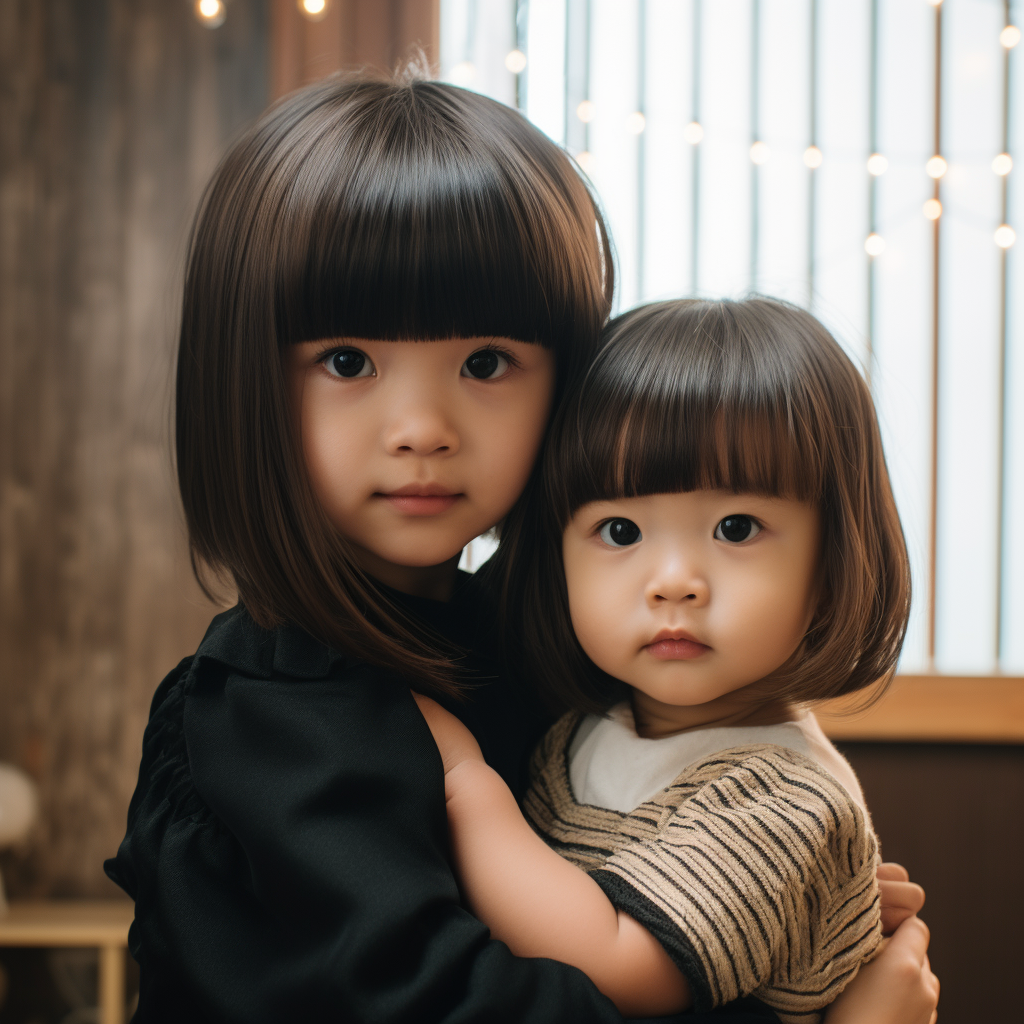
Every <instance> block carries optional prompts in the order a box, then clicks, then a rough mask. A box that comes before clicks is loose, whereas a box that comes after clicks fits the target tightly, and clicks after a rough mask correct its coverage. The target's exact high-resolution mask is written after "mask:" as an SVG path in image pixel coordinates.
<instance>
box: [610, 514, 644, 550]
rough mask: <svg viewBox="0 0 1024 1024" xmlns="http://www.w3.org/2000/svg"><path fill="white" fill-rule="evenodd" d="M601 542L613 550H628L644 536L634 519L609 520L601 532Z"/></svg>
mask: <svg viewBox="0 0 1024 1024" xmlns="http://www.w3.org/2000/svg"><path fill="white" fill-rule="evenodd" d="M600 535H601V540H603V541H604V542H605V544H608V545H609V546H610V547H613V548H626V547H629V545H630V544H635V543H636V542H637V541H638V540H640V538H641V537H642V536H643V534H642V533H641V532H640V527H639V526H637V525H636V523H634V522H633V520H632V519H609V520H608V522H607V523H605V524H604V526H602V527H601V531H600Z"/></svg>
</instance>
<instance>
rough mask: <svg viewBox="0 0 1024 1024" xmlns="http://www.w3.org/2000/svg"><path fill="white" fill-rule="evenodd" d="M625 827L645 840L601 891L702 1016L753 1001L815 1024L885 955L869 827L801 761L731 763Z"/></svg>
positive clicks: (622, 851) (609, 865)
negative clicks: (878, 951)
mask: <svg viewBox="0 0 1024 1024" xmlns="http://www.w3.org/2000/svg"><path fill="white" fill-rule="evenodd" d="M680 788H682V789H685V791H686V793H687V799H685V800H684V801H683V802H682V803H681V804H678V805H676V806H673V805H672V804H673V800H674V799H677V797H678V791H679V790H680ZM674 790H675V794H674V792H673V791H674ZM659 801H661V802H659ZM629 817H630V818H632V819H636V820H633V821H631V822H630V827H631V829H632V831H633V833H634V835H636V836H637V839H636V841H633V842H626V843H624V844H623V845H622V846H621V848H619V849H618V850H617V851H616V852H614V853H613V854H612V855H611V856H610V857H609V858H608V859H607V860H605V861H604V864H603V865H602V867H601V868H600V869H598V870H596V871H594V872H593V875H594V878H595V879H596V880H597V882H598V884H599V885H601V887H602V889H603V890H604V891H605V893H607V895H608V896H609V898H610V899H611V900H612V902H613V903H615V904H616V906H618V907H619V908H620V909H622V910H624V911H625V912H626V913H628V914H630V916H632V917H634V918H636V919H637V920H638V921H640V922H641V923H642V924H643V925H644V926H645V927H646V928H648V930H649V931H651V932H652V933H653V934H654V935H655V936H656V937H657V938H658V939H659V940H660V941H661V943H662V944H663V945H664V946H665V948H666V950H667V951H668V952H669V953H670V955H672V957H673V959H674V960H675V961H676V963H677V964H678V965H679V966H680V968H681V969H682V970H683V972H684V973H685V974H686V976H687V979H688V980H689V981H690V984H691V987H692V989H693V991H694V995H695V1006H696V1008H697V1009H698V1010H701V1009H709V1008H710V1007H713V1006H720V1005H721V1004H723V1003H728V1002H730V1001H732V1000H734V999H737V998H739V997H742V996H747V995H753V996H756V997H757V998H758V999H759V1000H761V1001H762V1002H764V1003H766V1004H767V1005H769V1006H771V1007H772V1008H773V1009H774V1010H775V1011H776V1013H777V1014H778V1015H779V1017H780V1018H781V1019H782V1020H784V1021H803V1022H810V1021H814V1020H817V1019H818V1018H819V1015H820V1011H821V1010H822V1009H823V1008H824V1007H825V1006H827V1005H828V1004H829V1003H830V1002H831V1001H832V1000H833V999H835V997H836V996H837V995H838V994H839V993H840V992H841V991H842V989H843V988H844V987H845V986H846V985H847V984H848V983H849V982H850V981H851V980H852V979H853V977H854V975H855V974H856V973H857V970H858V969H859V967H860V965H861V963H863V962H864V960H866V959H869V958H870V956H871V955H872V953H873V952H874V950H875V948H876V947H877V945H878V942H879V941H880V938H881V926H880V922H879V903H878V891H877V885H876V882H875V861H876V844H875V839H874V835H873V833H872V831H871V828H870V824H869V823H868V821H867V819H866V816H865V814H864V812H863V811H862V810H861V808H860V807H859V806H858V805H857V804H856V803H855V802H854V801H853V800H852V799H851V798H850V797H849V795H848V794H847V793H846V791H845V790H843V788H842V787H841V786H840V785H839V784H838V783H837V782H836V781H835V780H834V779H832V778H831V776H829V775H828V774H827V773H826V772H825V771H824V770H823V769H821V768H820V767H819V766H818V765H817V764H815V763H814V762H812V761H810V760H809V759H808V758H806V757H804V756H803V755H802V754H800V753H797V752H796V751H792V750H788V749H785V748H782V747H775V746H771V745H761V746H757V747H747V748H738V749H737V750H732V751H724V752H722V753H720V754H717V755H714V756H712V757H709V758H706V759H704V760H703V761H701V762H699V763H698V764H697V765H694V766H693V767H692V768H691V769H689V770H687V772H685V773H684V774H683V775H682V776H681V777H680V779H679V780H677V784H676V785H675V787H670V788H669V790H667V791H666V792H665V794H662V796H661V797H659V798H655V799H654V800H652V801H649V802H648V803H647V804H644V805H643V806H642V807H640V808H638V809H637V810H636V811H634V812H633V813H632V815H630V816H629Z"/></svg>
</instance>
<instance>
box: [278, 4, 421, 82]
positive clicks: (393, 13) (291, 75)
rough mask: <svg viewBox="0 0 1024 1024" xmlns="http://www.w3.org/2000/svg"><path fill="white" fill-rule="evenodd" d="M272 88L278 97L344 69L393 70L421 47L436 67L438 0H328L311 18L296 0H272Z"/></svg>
mask: <svg viewBox="0 0 1024 1024" xmlns="http://www.w3.org/2000/svg"><path fill="white" fill-rule="evenodd" d="M272 4H273V7H272V24H271V40H272V42H271V88H272V92H273V96H274V98H275V99H276V98H277V97H279V96H283V95H284V94H285V93H288V92H291V91H292V90H293V89H298V88H299V87H300V86H302V85H306V84H307V83H309V82H314V81H316V80H317V79H320V78H324V77H326V76H327V75H330V74H332V73H333V72H335V71H339V70H342V69H358V68H367V69H373V70H375V71H383V72H391V71H393V70H394V69H395V68H396V67H397V66H398V65H399V64H400V63H401V62H402V61H403V60H406V59H408V58H410V57H411V56H413V55H414V54H415V53H416V51H417V48H419V49H421V50H422V51H423V53H424V55H425V56H426V58H427V62H428V63H429V64H430V66H431V67H432V68H435V69H436V68H437V66H438V64H439V61H440V49H441V43H440V38H441V3H440V0H329V3H328V6H327V12H326V14H325V15H324V16H323V17H322V18H321V19H320V20H318V21H310V20H309V19H308V18H305V17H303V15H302V14H300V13H299V7H298V4H297V3H296V2H295V0H272Z"/></svg>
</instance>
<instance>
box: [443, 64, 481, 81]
mask: <svg viewBox="0 0 1024 1024" xmlns="http://www.w3.org/2000/svg"><path fill="white" fill-rule="evenodd" d="M474 78H476V65H475V64H474V63H473V62H472V61H468V60H464V61H462V62H461V63H460V64H456V65H455V67H453V68H452V69H451V71H450V72H448V80H449V81H450V82H451V83H452V85H469V83H470V82H472V81H473V79H474Z"/></svg>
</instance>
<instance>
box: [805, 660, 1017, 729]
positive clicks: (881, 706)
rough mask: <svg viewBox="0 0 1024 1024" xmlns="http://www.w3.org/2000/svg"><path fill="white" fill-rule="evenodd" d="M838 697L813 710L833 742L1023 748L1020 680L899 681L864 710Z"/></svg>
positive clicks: (854, 700) (923, 678)
mask: <svg viewBox="0 0 1024 1024" xmlns="http://www.w3.org/2000/svg"><path fill="white" fill-rule="evenodd" d="M862 699H863V698H862V697H860V695H857V694H855V695H854V696H853V697H852V698H850V697H847V698H839V699H838V700H834V701H829V702H827V703H825V704H822V705H819V706H818V707H817V708H816V709H815V711H816V713H817V715H818V718H819V719H820V721H821V725H822V728H823V729H824V730H825V732H827V733H828V735H829V736H831V737H832V738H833V739H841V740H894V741H906V740H911V741H914V742H919V743H921V742H924V743H929V742H942V743H1018V744H1019V743H1024V679H1022V678H1020V677H1016V676H1012V677H1011V676H913V675H907V676H897V677H896V679H895V680H893V683H892V686H891V687H890V688H889V690H888V691H887V692H886V694H885V695H884V696H883V697H882V699H881V700H879V701H878V703H877V704H874V705H872V706H871V707H870V708H868V709H867V710H866V711H853V712H852V713H851V712H850V709H851V708H856V707H857V705H858V702H859V701H861V700H862Z"/></svg>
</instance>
